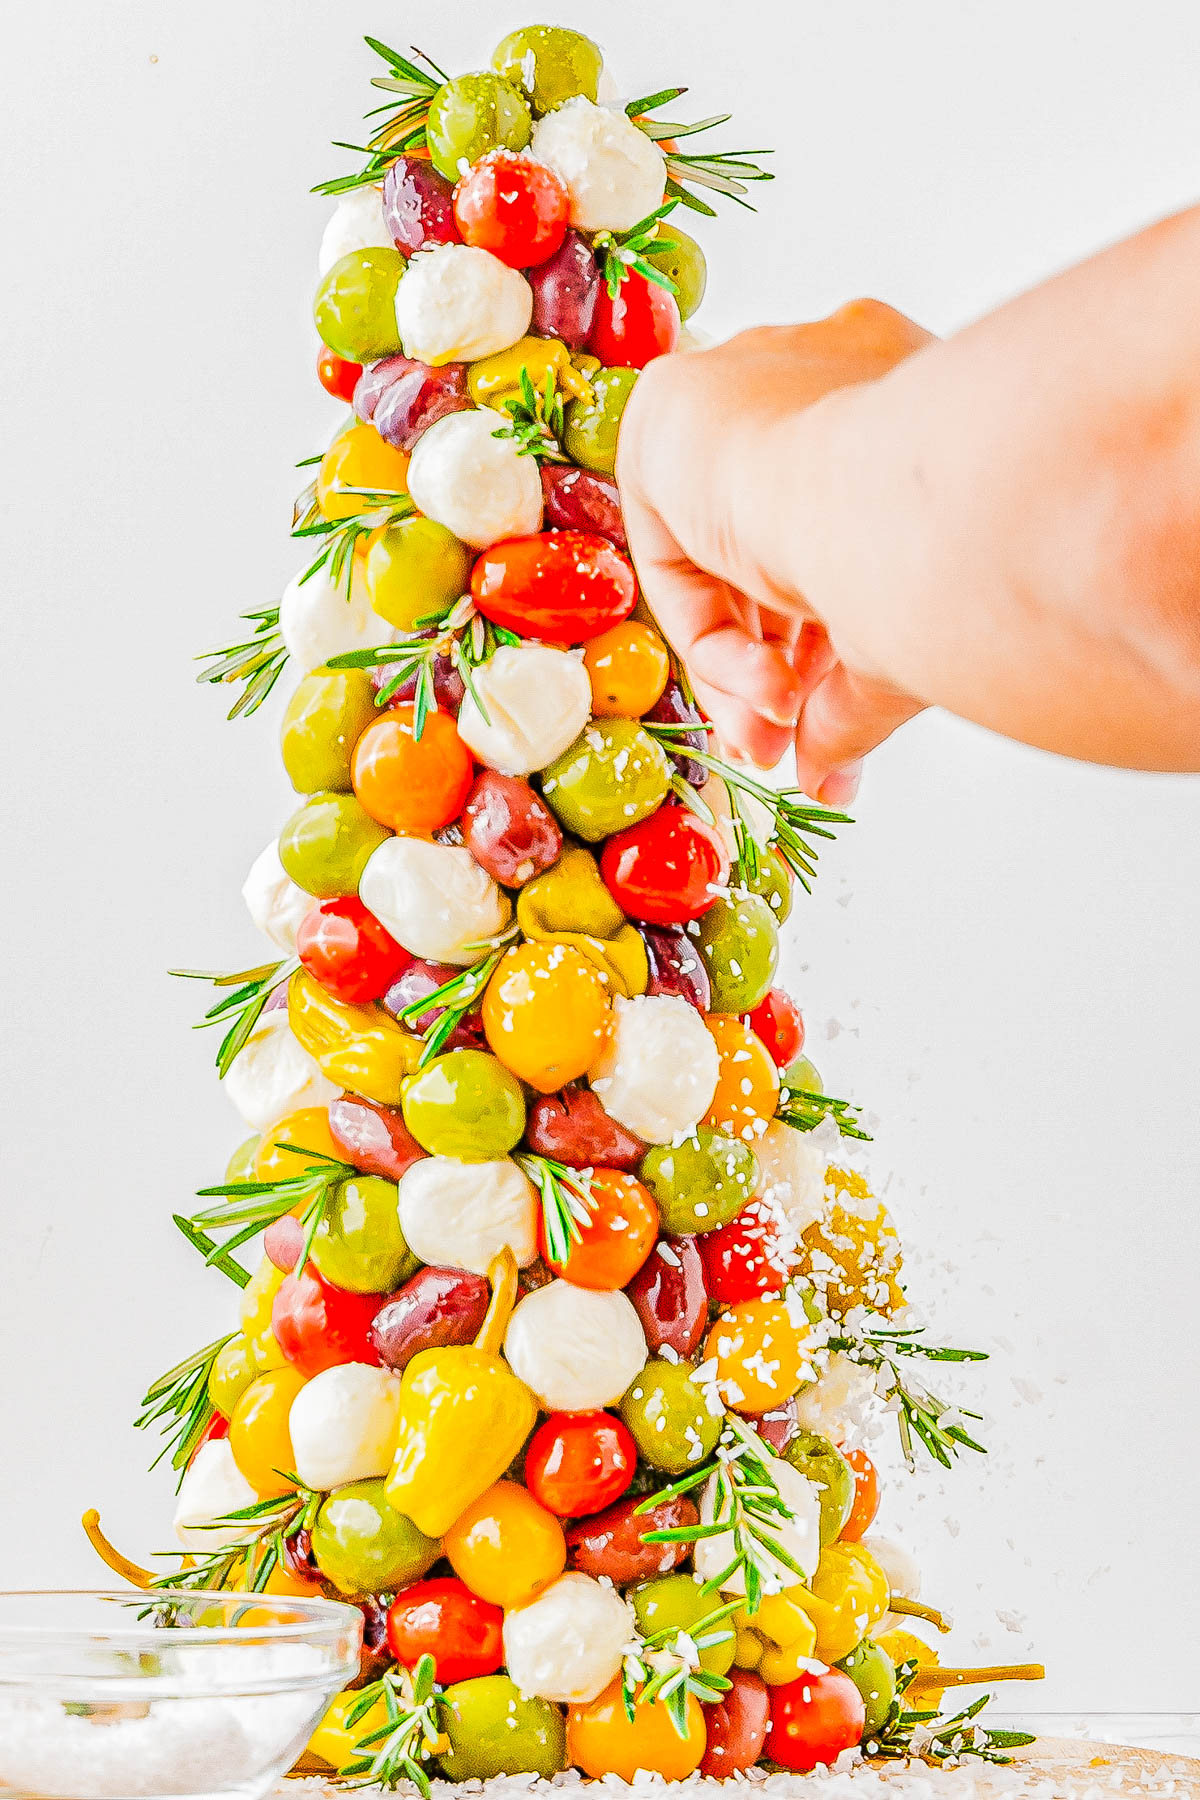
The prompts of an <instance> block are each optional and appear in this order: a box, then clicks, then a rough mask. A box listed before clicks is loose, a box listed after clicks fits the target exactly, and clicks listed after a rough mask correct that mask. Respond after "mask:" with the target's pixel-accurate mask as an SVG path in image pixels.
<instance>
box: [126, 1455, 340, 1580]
mask: <svg viewBox="0 0 1200 1800" xmlns="http://www.w3.org/2000/svg"><path fill="white" fill-rule="evenodd" d="M276 1473H277V1474H278V1475H280V1476H282V1478H283V1479H284V1480H285V1481H290V1482H292V1483H294V1491H292V1492H291V1493H287V1494H276V1495H273V1496H271V1497H270V1498H268V1499H266V1500H254V1501H252V1502H251V1503H250V1505H249V1506H242V1507H239V1508H238V1509H237V1511H236V1512H228V1513H222V1514H221V1516H220V1517H219V1518H217V1519H214V1520H213V1522H212V1527H211V1529H213V1530H216V1529H217V1528H218V1527H224V1526H227V1525H243V1524H244V1525H246V1526H247V1530H246V1531H245V1532H244V1533H241V1534H239V1541H238V1542H237V1543H236V1544H225V1545H223V1546H222V1547H220V1548H219V1549H216V1550H212V1551H210V1552H209V1553H208V1554H206V1555H205V1554H201V1555H200V1556H197V1557H196V1560H195V1564H194V1566H193V1567H192V1568H190V1569H183V1570H180V1571H179V1572H178V1573H177V1574H169V1575H160V1576H157V1577H156V1578H155V1581H154V1586H155V1587H170V1588H222V1587H224V1586H225V1584H226V1582H227V1581H228V1580H229V1578H230V1576H231V1575H232V1574H233V1573H234V1571H235V1570H237V1569H239V1567H240V1565H241V1564H242V1562H243V1561H244V1562H245V1571H244V1577H243V1576H239V1586H241V1587H244V1588H245V1589H246V1590H247V1591H248V1592H249V1593H251V1594H261V1593H262V1592H263V1591H264V1589H265V1588H266V1585H267V1582H268V1581H269V1580H270V1578H271V1574H272V1571H273V1570H274V1569H275V1568H276V1567H277V1565H278V1564H279V1563H280V1562H281V1561H282V1560H283V1553H284V1552H283V1541H284V1538H285V1537H290V1536H291V1534H292V1533H293V1532H296V1531H311V1530H312V1528H313V1526H314V1525H315V1523H316V1519H317V1513H318V1512H319V1510H320V1507H321V1502H322V1501H323V1500H324V1498H325V1496H324V1494H321V1493H317V1492H315V1491H314V1490H313V1489H312V1488H306V1487H304V1486H302V1485H301V1482H300V1478H299V1476H298V1475H296V1474H295V1473H294V1472H293V1471H291V1470H288V1469H278V1470H276ZM162 1554H163V1555H165V1556H172V1555H178V1552H177V1551H170V1550H168V1551H163V1552H162ZM193 1554H194V1552H193Z"/></svg>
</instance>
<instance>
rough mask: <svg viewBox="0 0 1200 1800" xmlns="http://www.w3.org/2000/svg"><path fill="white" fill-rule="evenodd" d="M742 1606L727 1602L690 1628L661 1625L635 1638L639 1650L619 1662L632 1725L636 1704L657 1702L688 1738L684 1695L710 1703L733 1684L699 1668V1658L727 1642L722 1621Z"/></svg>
mask: <svg viewBox="0 0 1200 1800" xmlns="http://www.w3.org/2000/svg"><path fill="white" fill-rule="evenodd" d="M744 1604H745V1602H744V1601H743V1600H741V1599H740V1598H739V1599H737V1600H731V1601H729V1602H728V1604H727V1605H725V1606H719V1607H717V1608H716V1609H715V1610H714V1611H713V1612H711V1613H708V1614H706V1615H705V1617H704V1618H703V1619H700V1620H699V1621H698V1622H697V1623H696V1624H695V1625H693V1626H692V1628H691V1630H690V1631H685V1630H684V1629H683V1628H682V1626H676V1625H665V1626H664V1627H663V1629H662V1630H661V1631H655V1632H651V1634H650V1636H649V1637H647V1638H644V1639H642V1640H640V1641H639V1644H638V1648H637V1650H636V1651H630V1652H629V1654H628V1655H627V1656H626V1657H625V1660H624V1662H623V1663H622V1665H621V1701H622V1704H623V1706H624V1708H625V1716H626V1718H627V1719H628V1720H629V1723H630V1724H631V1725H632V1724H633V1720H634V1709H635V1707H636V1706H639V1705H641V1706H650V1705H652V1704H654V1702H656V1701H657V1702H660V1703H661V1704H662V1705H663V1706H665V1707H666V1709H667V1713H668V1716H669V1717H670V1720H671V1723H672V1725H673V1726H674V1727H675V1730H676V1731H677V1732H678V1734H679V1736H680V1737H681V1738H685V1737H686V1736H687V1734H688V1704H687V1703H688V1695H689V1694H694V1695H695V1696H696V1698H697V1700H699V1701H700V1702H701V1704H702V1705H705V1706H711V1705H712V1703H713V1701H715V1700H719V1699H720V1698H721V1695H722V1694H724V1693H726V1692H728V1690H729V1688H730V1687H731V1686H732V1685H733V1684H732V1682H730V1681H729V1679H728V1677H726V1676H724V1675H715V1674H713V1673H712V1672H711V1670H709V1669H705V1668H703V1667H702V1666H701V1661H700V1657H701V1652H702V1651H704V1650H708V1649H710V1648H712V1647H714V1646H715V1645H717V1644H727V1643H728V1642H729V1640H730V1638H731V1637H732V1636H733V1633H732V1631H730V1630H729V1629H728V1628H726V1627H725V1621H726V1620H727V1619H729V1618H731V1617H732V1616H733V1614H734V1613H735V1612H740V1611H741V1609H742V1607H743V1605H744Z"/></svg>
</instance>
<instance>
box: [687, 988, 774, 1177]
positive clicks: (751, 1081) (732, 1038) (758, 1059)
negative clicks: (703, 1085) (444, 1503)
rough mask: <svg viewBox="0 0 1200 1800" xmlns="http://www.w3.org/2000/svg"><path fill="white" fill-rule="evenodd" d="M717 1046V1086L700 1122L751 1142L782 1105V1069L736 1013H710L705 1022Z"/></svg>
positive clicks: (756, 1035)
mask: <svg viewBox="0 0 1200 1800" xmlns="http://www.w3.org/2000/svg"><path fill="white" fill-rule="evenodd" d="M704 1023H705V1026H706V1027H707V1029H708V1033H709V1035H710V1037H711V1038H712V1040H713V1043H714V1044H715V1045H716V1046H717V1056H718V1058H719V1062H718V1068H717V1085H716V1089H715V1091H714V1093H713V1097H712V1102H711V1104H710V1106H709V1109H708V1111H707V1112H706V1113H705V1115H704V1118H703V1120H702V1121H701V1122H702V1123H703V1124H705V1125H711V1126H712V1127H713V1129H714V1130H716V1131H723V1132H725V1134H726V1135H727V1136H728V1137H737V1138H743V1139H744V1140H745V1141H746V1142H747V1143H750V1144H752V1143H753V1142H754V1139H755V1138H756V1137H761V1135H762V1129H763V1123H764V1121H765V1120H767V1119H773V1118H774V1117H775V1109H776V1107H777V1106H778V1105H779V1070H778V1069H777V1068H776V1066H775V1062H774V1059H773V1058H772V1056H771V1053H770V1051H769V1050H768V1049H767V1047H766V1045H765V1044H764V1043H763V1041H762V1039H761V1038H760V1037H759V1036H758V1033H757V1032H754V1031H751V1029H750V1027H749V1025H746V1024H743V1022H742V1020H741V1019H739V1018H738V1017H737V1015H736V1014H735V1013H710V1014H709V1016H708V1018H706V1019H705V1021H704Z"/></svg>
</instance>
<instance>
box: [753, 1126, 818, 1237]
mask: <svg viewBox="0 0 1200 1800" xmlns="http://www.w3.org/2000/svg"><path fill="white" fill-rule="evenodd" d="M815 1137H816V1133H815V1132H811V1131H796V1130H795V1129H794V1127H793V1126H791V1125H785V1124H783V1122H782V1121H781V1120H779V1119H772V1120H771V1121H770V1122H769V1124H768V1125H767V1128H766V1130H765V1131H764V1132H763V1133H762V1135H761V1137H757V1138H755V1140H754V1155H755V1157H756V1159H757V1161H758V1186H757V1188H756V1189H755V1192H756V1193H757V1194H759V1195H761V1196H762V1198H763V1199H764V1200H766V1201H767V1202H768V1203H769V1204H770V1205H771V1206H772V1207H777V1208H778V1209H779V1211H780V1212H781V1213H782V1214H783V1215H784V1217H785V1218H786V1219H787V1222H788V1224H789V1225H790V1226H791V1228H792V1230H793V1232H794V1233H795V1234H796V1236H797V1237H799V1236H800V1235H801V1234H802V1233H803V1232H805V1231H806V1230H807V1229H808V1227H809V1226H810V1225H815V1224H816V1222H817V1220H818V1219H820V1218H822V1217H823V1216H824V1212H825V1168H826V1163H827V1161H828V1157H827V1154H826V1147H825V1143H824V1141H823V1139H822V1140H819V1141H817V1142H814V1141H813V1140H814V1138H815Z"/></svg>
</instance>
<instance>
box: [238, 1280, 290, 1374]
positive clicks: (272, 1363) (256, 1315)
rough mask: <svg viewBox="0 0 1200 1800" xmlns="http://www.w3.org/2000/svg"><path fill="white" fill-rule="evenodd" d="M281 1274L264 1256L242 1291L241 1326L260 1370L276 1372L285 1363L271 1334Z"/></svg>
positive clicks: (281, 1283) (273, 1334)
mask: <svg viewBox="0 0 1200 1800" xmlns="http://www.w3.org/2000/svg"><path fill="white" fill-rule="evenodd" d="M283 1282H284V1271H283V1270H282V1269H277V1268H276V1267H275V1264H274V1263H273V1262H272V1261H271V1259H270V1257H269V1256H264V1257H263V1259H262V1261H261V1262H260V1263H259V1265H258V1267H257V1269H255V1271H254V1273H253V1275H252V1276H251V1277H250V1279H249V1281H248V1282H247V1283H246V1286H245V1287H244V1288H243V1289H242V1300H241V1308H240V1315H239V1316H240V1323H241V1327H242V1335H243V1336H244V1337H246V1338H248V1339H249V1342H250V1348H251V1351H252V1352H253V1355H254V1360H255V1362H256V1363H257V1364H258V1367H259V1368H260V1369H279V1368H282V1367H283V1364H284V1363H285V1362H286V1361H287V1358H286V1357H285V1356H284V1354H283V1352H282V1350H280V1348H279V1345H278V1344H277V1343H276V1342H275V1333H274V1332H273V1331H272V1330H271V1309H272V1307H273V1306H274V1304H275V1296H276V1294H277V1293H278V1292H279V1290H280V1288H281V1287H282V1286H283Z"/></svg>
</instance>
